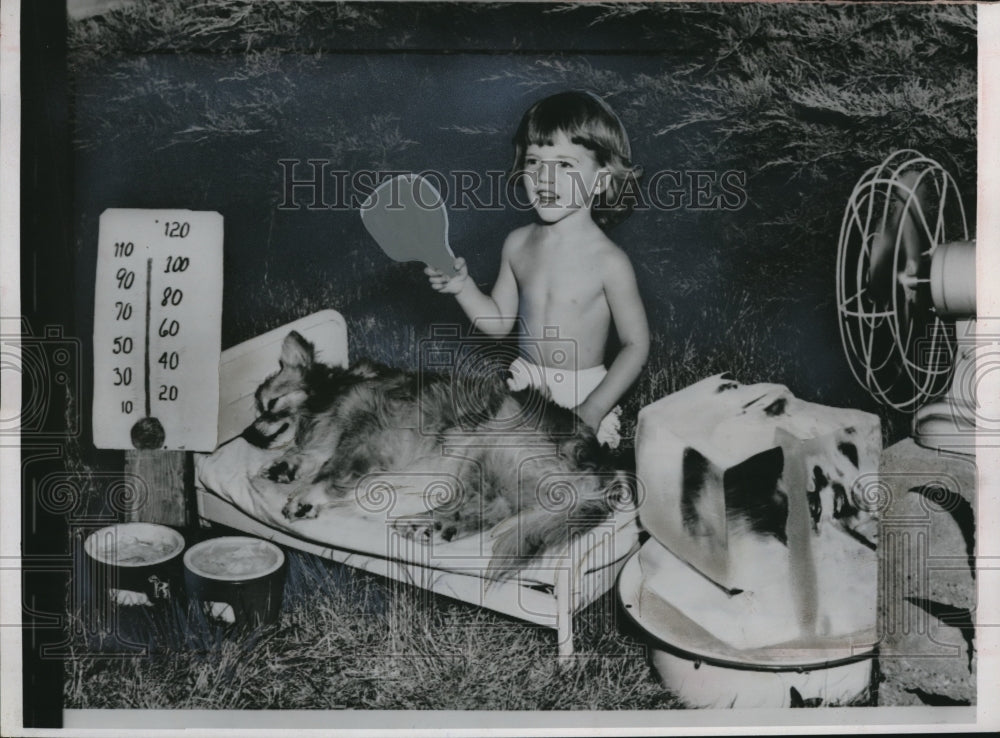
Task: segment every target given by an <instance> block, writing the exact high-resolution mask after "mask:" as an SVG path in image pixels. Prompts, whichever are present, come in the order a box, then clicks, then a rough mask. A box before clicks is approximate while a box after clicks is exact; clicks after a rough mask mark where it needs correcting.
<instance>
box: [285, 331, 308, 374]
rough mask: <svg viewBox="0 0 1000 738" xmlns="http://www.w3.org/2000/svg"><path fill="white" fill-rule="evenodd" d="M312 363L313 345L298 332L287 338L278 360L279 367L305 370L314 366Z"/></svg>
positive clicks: (290, 334)
mask: <svg viewBox="0 0 1000 738" xmlns="http://www.w3.org/2000/svg"><path fill="white" fill-rule="evenodd" d="M312 363H313V345H312V344H311V343H309V341H307V340H306V339H304V338H303V337H302V336H301V335H299V334H298V332H296V331H292V332H291V333H289V334H288V335H287V336H285V340H284V342H283V343H282V344H281V358H279V359H278V365H279V366H280V367H281V368H282V369H284V368H285V367H290V368H303V369H304V368H306V367H309V366H312Z"/></svg>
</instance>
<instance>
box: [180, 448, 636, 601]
mask: <svg viewBox="0 0 1000 738" xmlns="http://www.w3.org/2000/svg"><path fill="white" fill-rule="evenodd" d="M279 455H280V451H269V450H264V449H259V448H257V447H255V446H252V445H251V444H249V443H247V442H246V441H244V440H243V439H242V438H235V439H233V440H232V441H230V442H229V443H226V444H225V445H223V446H221V447H220V448H219V449H218V450H216V451H215V452H214V453H212V454H210V455H196V456H195V484H196V486H197V487H199V488H200V489H202V490H204V491H206V492H209V493H212V494H214V495H217V496H218V497H220V498H222V499H223V500H226V501H227V502H230V503H232V504H233V505H234V506H235V507H237V508H239V509H240V510H241V511H242V512H244V513H246V514H247V515H249V516H251V517H253V518H255V519H256V520H259V521H261V522H263V523H265V524H266V525H268V526H269V527H271V528H274V529H277V530H281V531H283V532H285V533H288V534H290V535H292V536H295V537H296V538H301V539H303V540H308V541H312V542H314V543H320V544H323V545H327V546H329V547H331V548H338V549H347V550H350V551H355V552H358V553H361V554H366V555H370V556H375V557H379V558H386V559H394V560H401V561H406V562H408V563H414V564H419V565H421V566H429V567H431V568H435V569H445V570H449V571H457V572H463V573H466V574H474V575H481V574H482V573H483V572H485V570H486V569H487V567H488V565H489V561H490V557H491V554H492V541H493V538H494V537H495V536H496V535H497V533H498V532H500V531H501V530H504V529H505V528H506V527H507V526H511V525H515V524H516V522H517V521H516V518H511V519H508V520H506V521H504V522H503V523H501V524H500V525H498V526H496V527H495V528H494V529H493V530H491V531H486V532H484V533H482V534H477V535H472V536H467V537H464V538H460V539H458V540H454V541H450V542H440V541H435V542H432V543H428V544H424V543H418V542H416V541H412V540H410V539H407V538H405V537H403V536H402V535H401V534H400V533H399V532H398V531H397V530H396V529H395V528H394V527H393V525H392V522H391V521H392V519H393V518H397V517H405V516H409V515H416V514H419V513H421V512H425V511H426V510H427V503H426V501H425V500H424V492H423V490H424V489H425V488H426V481H427V480H426V478H421V482H422V484H421V485H420V486H419V487H417V486H416V485H413V484H407V480H406V479H405V478H403V477H400V476H398V475H397V476H393V475H385V477H384V479H385V481H387V482H389V483H390V484H391V485H392V489H393V493H392V494H391V495H385V494H381V493H376V494H375V495H374V496H372V497H369V498H366V499H361V500H358V499H356V497H355V498H354V499H350V500H347V501H345V503H344V505H343V506H340V507H336V508H328V509H326V510H323V511H322V512H321V513H320V515H319V516H317V517H316V518H312V519H305V520H295V521H289V520H287V519H286V518H285V517H284V516H283V515H282V514H281V508H282V507H283V506H284V505H285V502H286V501H287V497H288V492H289V490H290V489H291V487H290V485H286V484H277V483H275V482H271V481H269V480H268V479H266V478H264V477H262V476H260V475H259V471H260V470H261V469H262V468H263V467H264V466H265V465H266V464H270V463H271V462H272V461H274V460H275V459H276V458H277V457H278V456H279ZM376 487H377V486H376ZM369 488H371V486H369ZM381 489H383V490H384V489H385V488H384V487H382V488H381ZM215 522H221V523H225V522H226V521H224V520H223V521H215ZM638 533H639V528H638V523H637V520H636V513H635V511H634V510H626V511H621V512H618V513H617V514H615V515H614V516H612V517H609V518H608V519H607V521H605V522H604V523H602V524H599V525H598V526H596V527H595V528H594V529H593V530H592V531H589V532H588V533H586V534H584V535H582V536H580V537H579V538H578V539H576V540H575V541H574V542H573V543H571V544H570V545H569V546H567V547H564V548H563V549H562V550H560V551H551V552H549V553H547V554H546V555H545V556H542V557H539V558H538V559H537V560H536V561H535V562H533V563H532V564H531V566H530V567H528V568H527V569H525V570H522V571H521V572H520V575H519V576H520V579H521V580H522V582H523V581H524V580H528V581H529V582H536V583H538V584H542V585H554V583H555V578H556V574H557V572H558V571H560V570H564V569H565V568H566V567H567V566H572V567H573V568H574V569H575V570H576V574H577V575H581V574H586V573H589V572H591V571H595V570H597V569H601V568H603V567H606V566H612V565H613V564H614V563H615V562H617V561H620V560H621V559H623V558H624V557H626V556H627V555H628V554H629V553H630V551H632V550H633V546H634V545H635V544H636V543H637V541H638Z"/></svg>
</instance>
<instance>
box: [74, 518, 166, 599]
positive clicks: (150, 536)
mask: <svg viewBox="0 0 1000 738" xmlns="http://www.w3.org/2000/svg"><path fill="white" fill-rule="evenodd" d="M83 550H84V552H85V553H86V556H87V565H88V568H89V569H90V571H89V572H88V573H89V574H90V576H89V581H90V583H91V587H92V589H93V592H92V594H93V595H95V601H97V600H101V601H107V600H108V599H110V600H111V601H112V602H114V603H116V604H119V605H153V604H155V603H156V602H158V601H161V600H169V599H171V597H173V596H175V595H176V594H177V592H178V588H179V587H180V583H181V563H180V562H181V552H182V551H183V550H184V537H183V536H182V535H181V534H180V533H178V532H177V531H176V530H174V529H173V528H169V527H167V526H165V525H157V524H155V523H120V524H118V525H109V526H107V527H106V528H101V529H100V530H98V531H95V532H94V533H91V534H90V535H89V536H87V538H86V540H85V541H84V542H83Z"/></svg>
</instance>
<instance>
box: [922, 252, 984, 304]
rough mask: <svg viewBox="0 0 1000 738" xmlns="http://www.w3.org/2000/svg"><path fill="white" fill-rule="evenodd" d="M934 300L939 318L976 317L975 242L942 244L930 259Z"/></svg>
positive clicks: (932, 297) (932, 296)
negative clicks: (940, 316)
mask: <svg viewBox="0 0 1000 738" xmlns="http://www.w3.org/2000/svg"><path fill="white" fill-rule="evenodd" d="M930 279H931V284H930V286H931V299H932V300H933V301H934V309H935V310H937V312H938V314H939V315H942V316H949V317H971V316H974V315H975V314H976V242H975V241H952V242H951V243H942V244H939V245H938V247H937V248H936V249H934V256H933V258H932V259H931V274H930Z"/></svg>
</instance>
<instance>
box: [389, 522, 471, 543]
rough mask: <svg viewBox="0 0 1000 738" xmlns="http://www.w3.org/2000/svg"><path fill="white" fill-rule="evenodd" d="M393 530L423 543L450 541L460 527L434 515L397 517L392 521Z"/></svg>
mask: <svg viewBox="0 0 1000 738" xmlns="http://www.w3.org/2000/svg"><path fill="white" fill-rule="evenodd" d="M392 527H393V530H395V531H396V532H397V533H399V534H401V535H402V536H403V537H404V538H410V539H412V540H415V541H419V542H421V543H431V542H432V541H450V540H452V539H453V538H454V537H455V535H456V534H457V533H458V528H457V527H455V525H454V524H452V523H449V522H446V521H445V522H442V521H441V520H436V519H435V518H434V517H433V516H431V515H427V516H417V517H409V518H397V519H396V520H394V521H393V522H392Z"/></svg>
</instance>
